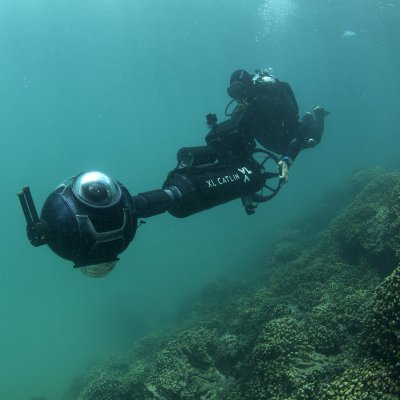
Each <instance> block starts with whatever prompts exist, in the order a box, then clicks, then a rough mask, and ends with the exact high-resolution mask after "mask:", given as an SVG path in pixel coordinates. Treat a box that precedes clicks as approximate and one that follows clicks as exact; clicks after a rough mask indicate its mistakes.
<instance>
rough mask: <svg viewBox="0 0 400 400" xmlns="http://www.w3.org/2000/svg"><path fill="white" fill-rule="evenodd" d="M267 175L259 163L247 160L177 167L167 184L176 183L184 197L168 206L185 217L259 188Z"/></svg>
mask: <svg viewBox="0 0 400 400" xmlns="http://www.w3.org/2000/svg"><path fill="white" fill-rule="evenodd" d="M264 182H265V177H264V176H263V174H262V171H261V170H260V167H259V165H258V164H257V163H255V162H251V161H247V162H245V163H242V164H238V165H236V166H229V167H227V166H225V165H222V164H221V165H220V166H217V165H213V166H212V167H206V166H200V167H196V168H182V169H176V170H174V171H172V172H170V174H169V175H168V177H167V180H166V181H165V183H164V185H163V188H164V189H167V188H170V187H176V188H177V189H179V191H180V193H181V198H180V200H179V201H176V202H174V203H173V204H172V206H171V208H170V209H169V210H168V211H169V212H170V213H171V214H172V215H173V216H175V217H179V218H183V217H187V216H189V215H192V214H195V213H197V212H199V211H203V210H206V209H208V208H211V207H214V206H216V205H219V204H223V203H226V202H228V201H230V200H233V199H236V198H240V197H242V196H245V195H248V194H251V193H254V192H257V191H259V190H260V189H261V188H262V187H263V185H264Z"/></svg>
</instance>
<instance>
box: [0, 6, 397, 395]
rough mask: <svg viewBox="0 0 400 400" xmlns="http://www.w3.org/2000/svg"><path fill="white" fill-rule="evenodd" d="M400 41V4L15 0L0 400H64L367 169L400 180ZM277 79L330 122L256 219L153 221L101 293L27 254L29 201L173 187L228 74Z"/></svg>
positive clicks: (222, 101) (3, 65) (1, 114)
mask: <svg viewBox="0 0 400 400" xmlns="http://www.w3.org/2000/svg"><path fill="white" fill-rule="evenodd" d="M399 39H400V1H399V0H391V1H375V0H257V1H256V0H231V1H227V0H218V1H215V0H203V1H193V0H168V1H166V0H153V1H146V0H112V1H111V0H79V1H78V0H68V1H67V0H57V1H55V0H0V77H1V79H0V133H1V158H0V163H1V170H2V171H3V185H2V186H3V187H2V191H1V193H2V196H3V197H2V202H1V205H2V208H1V220H2V230H1V234H0V235H1V237H0V239H1V244H2V249H3V250H2V256H3V258H2V268H1V272H0V296H1V302H0V321H1V322H0V343H1V357H0V398H1V399H10V400H11V399H12V400H29V399H32V398H35V397H37V398H39V397H46V398H48V399H58V398H60V397H61V395H62V394H63V393H64V392H65V391H66V390H67V388H68V387H69V385H70V384H71V382H72V381H73V379H74V378H75V377H76V376H78V375H79V374H80V373H82V371H84V370H86V369H87V368H88V367H89V366H91V365H93V364H95V363H97V362H98V361H99V360H101V359H103V358H104V357H106V356H108V355H110V354H115V353H118V352H122V351H124V349H126V348H127V347H128V346H129V345H131V344H132V342H134V341H135V339H137V338H140V337H142V336H143V335H145V334H147V333H149V332H151V331H153V330H155V329H158V328H162V327H164V326H167V325H168V324H169V323H170V322H171V321H172V320H173V317H174V313H175V311H176V309H177V307H178V306H179V305H180V304H181V303H182V302H183V301H184V299H185V298H187V297H188V296H190V295H191V294H193V293H195V292H197V291H198V290H200V289H201V288H202V287H204V286H205V285H206V284H207V283H208V282H210V281H212V280H213V279H216V278H218V277H229V278H230V277H241V276H245V275H246V270H247V266H248V265H251V264H252V263H253V264H254V263H256V262H257V261H259V260H260V259H262V258H263V256H264V252H265V249H266V248H267V245H268V243H270V241H271V240H272V239H273V238H274V237H275V235H276V233H277V232H279V230H280V229H281V227H282V226H284V225H285V224H286V223H288V221H290V220H291V219H292V218H294V217H296V216H298V215H300V214H302V213H304V212H305V210H309V209H310V208H309V207H310V205H313V204H317V202H318V199H319V198H320V197H321V196H322V195H323V194H324V193H325V192H326V191H327V190H328V189H330V188H331V187H333V186H335V185H336V184H339V183H341V182H342V181H344V180H345V179H346V177H347V176H348V175H349V174H350V173H351V172H352V171H353V170H355V169H358V168H361V167H364V166H366V165H381V166H390V167H394V168H398V167H399V161H398V157H399V145H400V135H399V133H400V132H399V127H398V116H399V104H400V95H399V93H400V79H399V70H400V40H399ZM267 67H270V68H273V71H274V74H275V75H276V76H277V77H278V78H279V79H281V80H283V81H287V82H289V83H290V84H291V86H292V89H293V91H294V93H295V95H296V98H297V101H298V103H299V106H300V111H301V114H303V113H304V112H306V111H307V110H309V109H311V108H312V107H313V106H315V105H321V106H324V107H325V108H326V109H327V110H329V111H330V112H331V114H330V115H329V117H328V118H327V120H326V128H325V133H324V137H323V140H322V143H321V144H320V145H319V146H318V147H316V148H315V149H312V150H307V151H305V152H303V153H302V154H300V155H299V157H298V158H297V159H296V162H295V164H294V165H293V167H292V168H291V171H290V180H289V183H288V184H287V185H285V187H283V188H282V190H281V192H280V193H279V195H278V196H277V197H276V198H274V199H273V200H272V201H271V202H269V203H266V204H263V205H260V207H258V209H257V212H256V213H255V215H253V216H250V217H249V216H246V215H245V212H244V210H243V208H242V206H241V202H240V200H236V201H233V202H231V203H229V204H225V205H222V206H219V207H216V208H215V209H212V210H209V211H206V212H203V213H199V214H196V215H194V216H192V217H189V218H187V219H176V218H174V217H172V216H171V215H169V214H163V215H159V216H156V217H153V218H150V219H148V220H147V224H145V225H142V226H141V227H140V228H139V229H138V232H137V234H136V237H135V240H134V241H133V243H132V244H131V245H130V247H129V248H128V249H127V251H125V252H124V253H123V254H122V255H121V260H120V261H119V263H118V266H117V267H116V269H115V270H114V271H113V272H112V274H110V275H109V276H107V277H106V278H102V279H90V278H88V277H86V276H84V275H83V274H82V273H81V272H80V271H79V270H76V269H73V268H72V263H70V262H68V261H65V260H63V259H61V258H59V257H57V256H56V255H55V254H53V253H52V252H51V251H50V250H49V249H48V248H47V247H45V246H44V247H39V248H33V247H32V246H31V245H30V244H29V242H28V240H27V239H26V235H25V220H24V218H23V215H22V212H21V210H20V205H19V202H18V199H17V196H16V193H17V192H18V191H19V190H20V189H21V188H22V186H24V185H30V186H31V188H32V193H33V197H34V199H35V202H36V203H37V206H38V207H39V208H40V207H41V205H42V204H43V202H44V200H45V199H46V197H47V195H48V194H49V193H50V192H51V191H52V190H53V189H54V188H55V187H56V185H57V184H59V183H60V182H61V181H63V180H64V179H66V178H69V177H71V176H73V175H76V174H77V173H79V172H82V171H88V170H100V171H103V172H105V173H107V174H110V175H111V176H113V177H114V178H116V179H118V180H119V181H121V182H122V183H123V184H124V185H125V186H126V187H127V188H128V189H129V191H130V193H131V194H132V195H134V194H137V193H139V192H144V191H148V190H152V189H157V188H160V187H161V185H162V183H163V181H164V180H165V178H166V176H167V174H168V172H169V171H170V170H172V169H173V168H174V167H175V166H176V152H177V150H178V149H179V148H180V147H183V146H191V145H194V146H195V145H202V144H204V136H205V134H206V133H207V127H206V125H205V122H204V116H205V115H206V114H207V113H210V112H215V113H217V115H218V116H219V118H220V120H222V119H223V113H224V109H225V106H226V104H227V103H228V101H229V98H228V95H227V93H226V88H227V85H228V82H229V77H230V74H231V73H232V72H233V71H234V70H236V69H238V68H244V69H247V70H249V71H250V72H252V71H254V69H256V68H267Z"/></svg>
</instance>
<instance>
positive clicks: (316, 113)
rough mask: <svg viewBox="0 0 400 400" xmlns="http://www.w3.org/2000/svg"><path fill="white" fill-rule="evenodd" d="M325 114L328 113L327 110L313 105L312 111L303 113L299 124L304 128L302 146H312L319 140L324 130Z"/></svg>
mask: <svg viewBox="0 0 400 400" xmlns="http://www.w3.org/2000/svg"><path fill="white" fill-rule="evenodd" d="M327 115H329V111H326V110H325V109H324V108H323V107H320V106H317V107H314V108H313V109H312V111H308V112H306V113H305V114H304V115H303V117H302V119H301V124H302V125H303V127H305V128H306V132H305V136H306V143H305V146H304V147H306V148H308V147H314V146H315V145H317V144H318V143H319V142H320V141H321V138H322V134H323V132H324V119H325V117H326V116H327Z"/></svg>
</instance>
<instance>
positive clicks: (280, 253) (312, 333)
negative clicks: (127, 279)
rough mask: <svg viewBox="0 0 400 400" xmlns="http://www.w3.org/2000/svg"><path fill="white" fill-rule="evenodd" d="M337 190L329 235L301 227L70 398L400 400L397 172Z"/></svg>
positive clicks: (329, 211)
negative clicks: (253, 273)
mask: <svg viewBox="0 0 400 400" xmlns="http://www.w3.org/2000/svg"><path fill="white" fill-rule="evenodd" d="M341 193H342V194H343V193H345V197H346V198H345V199H344V198H341V201H340V202H337V201H336V199H335V197H334V196H331V198H330V200H329V201H331V202H332V203H331V204H330V203H329V201H328V200H326V201H325V207H324V210H325V211H326V214H325V215H323V216H321V218H320V220H328V219H329V221H330V222H329V224H327V226H325V228H324V229H322V226H321V225H318V224H314V225H313V224H310V221H309V219H304V220H299V221H298V222H297V223H296V225H295V226H293V227H291V229H288V230H287V231H286V232H284V233H283V234H282V235H281V236H280V237H279V238H278V239H277V241H276V243H275V244H274V245H273V247H272V248H271V249H270V251H269V252H268V254H269V256H268V259H267V260H266V261H265V263H264V265H261V266H260V268H259V273H258V275H257V279H256V280H253V281H250V280H249V282H247V284H242V283H238V282H229V281H216V282H213V283H211V284H210V285H209V286H208V287H206V288H205V289H204V290H203V292H202V293H200V294H199V296H198V297H197V298H195V299H191V301H190V303H189V302H188V303H187V304H186V305H185V308H184V309H183V310H182V312H181V314H180V316H179V324H178V326H176V328H175V329H174V330H171V331H165V332H163V333H162V334H159V335H155V336H153V337H149V338H144V339H143V340H141V341H139V343H137V344H136V346H135V347H134V348H132V350H131V351H130V352H129V354H127V355H125V356H121V357H116V358H114V359H111V360H108V361H107V362H105V363H103V364H101V365H99V366H97V367H96V368H95V369H93V370H92V371H89V372H88V373H87V374H86V375H85V376H84V377H82V379H80V380H79V381H77V383H75V385H74V387H73V390H72V389H71V391H70V393H69V395H66V396H65V397H64V400H70V399H71V400H72V399H74V400H76V399H78V400H94V399H97V400H108V399H110V400H113V399H118V400H133V399H135V400H228V399H229V400H239V399H240V400H262V399H273V400H284V399H285V400H307V399H308V400H313V399H321V400H328V399H332V400H340V399H343V400H344V399H345V400H364V399H382V400H395V399H399V398H400V384H399V382H400V379H399V378H400V266H399V261H400V201H399V200H400V175H399V174H397V173H387V172H384V171H381V170H378V169H371V170H360V171H358V172H357V173H355V174H354V175H353V176H352V178H351V179H350V180H349V186H348V190H347V191H345V192H343V191H342V192H341ZM343 196H344V195H343ZM343 196H342V197H343ZM333 203H335V205H333ZM338 204H340V207H339V206H338ZM333 211H334V212H333ZM321 212H324V211H321ZM327 216H329V218H328V217H327ZM313 219H318V218H317V217H316V216H313Z"/></svg>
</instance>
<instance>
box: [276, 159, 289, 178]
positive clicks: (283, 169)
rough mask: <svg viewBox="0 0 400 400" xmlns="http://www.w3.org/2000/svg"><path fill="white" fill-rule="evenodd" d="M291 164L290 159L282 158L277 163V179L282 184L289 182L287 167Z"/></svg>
mask: <svg viewBox="0 0 400 400" xmlns="http://www.w3.org/2000/svg"><path fill="white" fill-rule="evenodd" d="M291 164H292V159H291V158H290V157H282V158H281V160H280V161H279V162H278V168H279V179H280V180H281V182H282V183H286V182H287V181H288V180H289V166H290V165H291Z"/></svg>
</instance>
